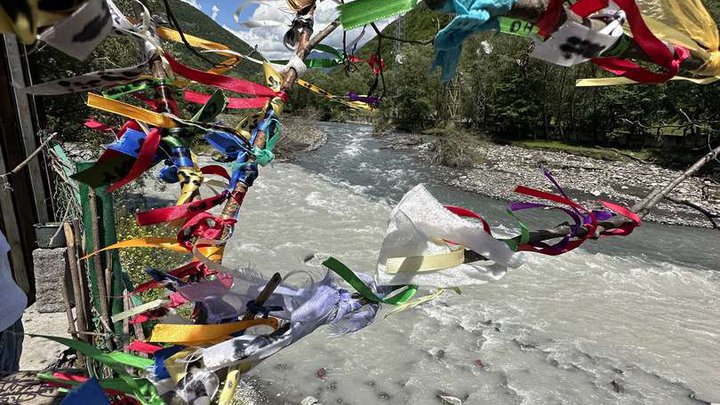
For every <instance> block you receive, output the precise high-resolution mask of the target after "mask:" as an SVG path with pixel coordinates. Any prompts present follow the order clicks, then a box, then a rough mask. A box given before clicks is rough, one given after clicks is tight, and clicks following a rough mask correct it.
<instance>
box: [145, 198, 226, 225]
mask: <svg viewBox="0 0 720 405" xmlns="http://www.w3.org/2000/svg"><path fill="white" fill-rule="evenodd" d="M227 199H228V194H227V193H222V194H218V195H216V196H212V197H209V198H205V199H203V200H197V201H193V202H189V203H186V204H182V205H174V206H171V207H163V208H157V209H154V210H150V211H145V212H141V213H139V214H137V215H136V216H135V219H136V220H137V223H138V225H140V226H145V225H153V224H161V223H165V222H171V221H175V220H178V219H181V218H187V219H189V218H192V217H194V216H196V215H198V214H200V213H201V212H204V211H207V210H209V209H210V208H213V207H216V206H218V205H220V204H222V203H223V202H225V201H226V200H227Z"/></svg>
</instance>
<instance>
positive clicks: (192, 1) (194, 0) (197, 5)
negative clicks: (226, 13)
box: [182, 0, 202, 10]
mask: <svg viewBox="0 0 720 405" xmlns="http://www.w3.org/2000/svg"><path fill="white" fill-rule="evenodd" d="M182 1H183V2H185V3H187V4H189V5H191V6H193V7H195V8H196V9H198V10H202V6H201V5H200V3H198V0H182Z"/></svg>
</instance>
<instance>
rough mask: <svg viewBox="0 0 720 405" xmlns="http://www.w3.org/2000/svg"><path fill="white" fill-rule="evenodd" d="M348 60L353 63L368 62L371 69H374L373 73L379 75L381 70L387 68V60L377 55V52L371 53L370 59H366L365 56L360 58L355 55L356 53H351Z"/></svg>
mask: <svg viewBox="0 0 720 405" xmlns="http://www.w3.org/2000/svg"><path fill="white" fill-rule="evenodd" d="M348 60H349V61H350V62H351V63H358V62H365V63H367V64H368V66H370V69H371V70H372V71H373V73H374V74H375V75H379V74H380V72H381V71H382V70H383V69H385V61H384V60H383V59H382V58H381V57H379V56H378V55H376V54H372V55H370V59H369V60H365V59H363V58H358V57H357V56H355V55H349V56H348Z"/></svg>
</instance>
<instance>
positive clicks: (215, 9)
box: [196, 0, 220, 20]
mask: <svg viewBox="0 0 720 405" xmlns="http://www.w3.org/2000/svg"><path fill="white" fill-rule="evenodd" d="M196 1H197V0H196ZM219 12H220V7H218V6H217V4H213V6H212V15H211V16H210V18H212V19H213V20H214V19H216V18H217V15H218V13H219Z"/></svg>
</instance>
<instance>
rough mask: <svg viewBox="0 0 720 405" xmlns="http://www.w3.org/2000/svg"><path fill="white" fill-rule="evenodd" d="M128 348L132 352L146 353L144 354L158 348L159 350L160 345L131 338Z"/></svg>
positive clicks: (153, 351) (151, 352)
mask: <svg viewBox="0 0 720 405" xmlns="http://www.w3.org/2000/svg"><path fill="white" fill-rule="evenodd" d="M127 348H128V350H132V351H134V352H138V353H146V354H153V353H155V352H156V351H158V350H161V349H162V347H161V346H156V345H153V344H150V343H147V342H141V341H139V340H133V341H132V343H130V344H129V345H128V347H127Z"/></svg>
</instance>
